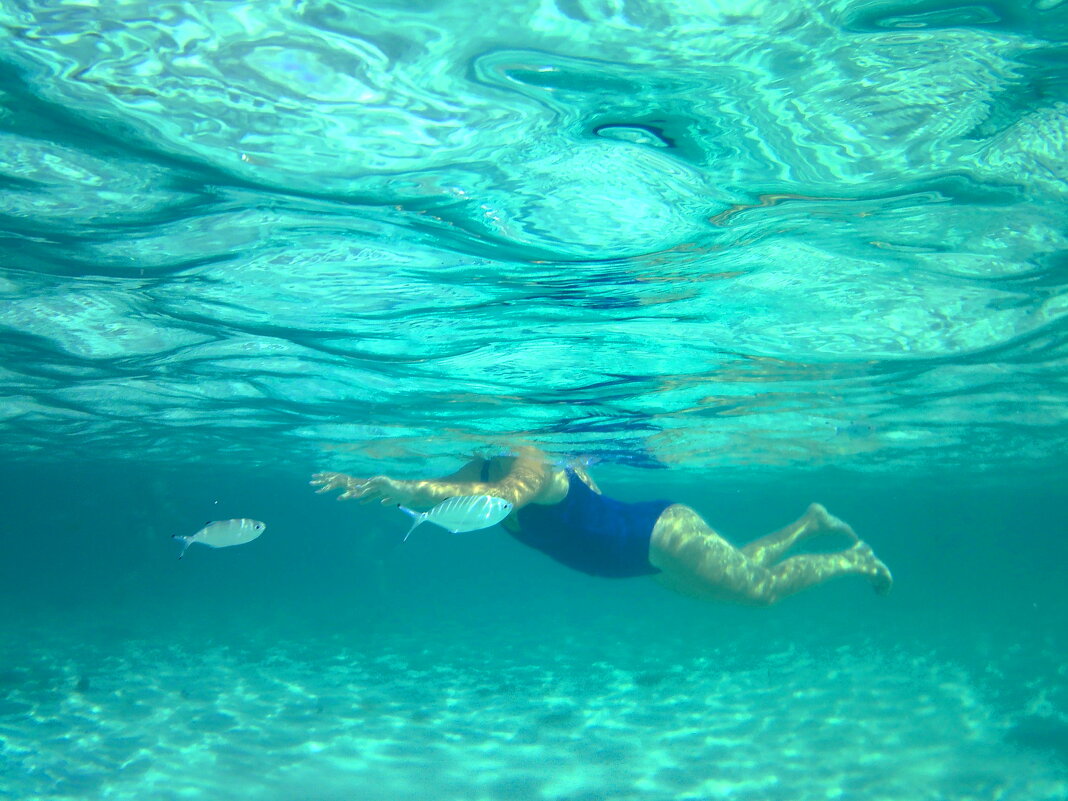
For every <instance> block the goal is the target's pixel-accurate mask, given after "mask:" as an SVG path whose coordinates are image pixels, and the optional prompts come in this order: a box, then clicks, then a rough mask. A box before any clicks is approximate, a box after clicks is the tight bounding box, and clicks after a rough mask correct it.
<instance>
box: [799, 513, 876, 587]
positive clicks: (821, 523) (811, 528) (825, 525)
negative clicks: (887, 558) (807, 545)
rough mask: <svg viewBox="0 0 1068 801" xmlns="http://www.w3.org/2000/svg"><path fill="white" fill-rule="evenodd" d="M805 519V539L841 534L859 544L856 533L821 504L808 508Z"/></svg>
mask: <svg viewBox="0 0 1068 801" xmlns="http://www.w3.org/2000/svg"><path fill="white" fill-rule="evenodd" d="M805 517H806V518H807V522H808V529H807V530H806V531H805V535H804V538H805V539H807V538H809V537H814V536H816V535H817V534H841V535H842V536H844V537H848V538H849V540H850V541H851V542H854V543H858V542H860V537H858V536H857V532H855V531H853V527H852V526H851V525H849V524H848V523H847V522H845V521H844V520H840V519H839V518H837V517H835V516H834V515H832V514H831V513H830V512H828V511H827V509H826V508H825V507H824V506H823V504H821V503H814V504H812V505H811V506H809V507H808V511H806V512H805ZM869 550H870V549H869ZM884 567H885V565H884ZM887 572H889V571H887Z"/></svg>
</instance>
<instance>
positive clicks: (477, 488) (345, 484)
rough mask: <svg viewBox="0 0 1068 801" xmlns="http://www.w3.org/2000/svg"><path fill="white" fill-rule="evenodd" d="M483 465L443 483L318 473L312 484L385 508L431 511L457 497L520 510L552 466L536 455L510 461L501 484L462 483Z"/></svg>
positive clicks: (538, 490) (544, 483)
mask: <svg viewBox="0 0 1068 801" xmlns="http://www.w3.org/2000/svg"><path fill="white" fill-rule="evenodd" d="M480 464H481V463H480V462H473V463H471V464H468V465H466V466H465V467H463V468H461V469H460V470H459V471H457V473H455V474H453V475H452V476H449V477H447V478H442V479H427V480H421V481H400V480H397V479H394V478H390V477H389V476H373V477H371V478H368V479H359V478H353V477H352V476H347V475H345V474H344V473H316V474H315V475H314V476H313V477H312V480H311V483H312V486H317V487H319V489H318V490H317V491H318V492H329V491H330V490H334V489H340V490H342V493H341V495H339V496H338V500H339V501H343V500H349V499H351V498H359V499H361V500H364V501H371V500H379V501H381V502H382V503H384V504H393V503H399V504H402V505H405V506H416V507H430V506H433V505H434V504H436V503H440V502H441V501H443V500H445V499H446V498H452V497H455V496H457V495H492V496H494V497H497V498H503V499H504V500H506V501H510V502H511V503H512V505H513V506H515V508H517V509H519V508H520V507H522V506H525V505H526V504H528V503H530V502H531V501H532V500H533V499H534V498H536V497H537V496H538V495H539V494H540V493H541V492H542V490H544V489H545V487H546V486H547V484H548V483H549V478H550V468H549V465H548V463H547V461H546V460H545V459H544V457H541V456H539V455H535V454H523V455H520V456H517V457H514V458H513V459H511V465H510V467H509V468H508V472H507V473H505V475H504V476H502V477H501V478H500V480H499V481H466V480H460V478H459V477H460V476H465V475H472V474H475V475H477V473H475V471H474V470H472V469H471V468H472V465H474V466H475V469H477V466H479V465H480Z"/></svg>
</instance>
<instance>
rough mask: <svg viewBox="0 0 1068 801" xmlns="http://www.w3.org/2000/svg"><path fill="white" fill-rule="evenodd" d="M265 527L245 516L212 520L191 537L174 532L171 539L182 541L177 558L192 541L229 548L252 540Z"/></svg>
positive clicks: (183, 553) (213, 546)
mask: <svg viewBox="0 0 1068 801" xmlns="http://www.w3.org/2000/svg"><path fill="white" fill-rule="evenodd" d="M266 528H267V526H266V524H264V523H261V522H260V521H259V520H249V519H248V518H247V517H242V518H239V519H236V520H213V521H211V522H210V523H206V524H205V525H204V528H202V529H200V531H198V532H197V533H196V534H194V535H193V536H191V537H183V536H182V535H181V534H174V535H173V536H172V537H171V539H175V540H181V542H182V543H183V545H182V552H181V553H180V554H178V558H179V559H181V558H182V557H183V556H185V549H186V548H188V547H189V546H190V545H192V544H193V543H194V542H202V543H204V544H205V545H210V546H211V547H212V548H229V547H230V546H231V545H244V544H245V543H246V542H252V541H253V540H254V539H256V537H258V536H260V534H262V533H263V532H264V530H265V529H266Z"/></svg>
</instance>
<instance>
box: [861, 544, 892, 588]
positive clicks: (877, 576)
mask: <svg viewBox="0 0 1068 801" xmlns="http://www.w3.org/2000/svg"><path fill="white" fill-rule="evenodd" d="M850 550H851V551H853V552H854V553H856V555H857V564H858V567H859V568H860V572H861V573H863V574H864V575H866V576H867V577H868V580H869V581H870V582H871V586H872V589H873V590H875V594H876V595H889V593H890V589H891V588H892V587H893V586H894V577H893V576H892V575H891V574H890V568H888V567H887V566H886V565H885V564H883V562H882V561H881V560H880V559H879V558H878V557H877V556H876V555H875V552H874V551H872V549H871V546H870V545H868V543H866V542H858V543H857V544H856V545H854V546H853V547H852V548H850Z"/></svg>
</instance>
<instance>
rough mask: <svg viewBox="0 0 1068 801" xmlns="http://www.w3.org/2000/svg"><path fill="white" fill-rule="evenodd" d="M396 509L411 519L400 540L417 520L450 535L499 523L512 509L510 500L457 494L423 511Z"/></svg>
mask: <svg viewBox="0 0 1068 801" xmlns="http://www.w3.org/2000/svg"><path fill="white" fill-rule="evenodd" d="M397 508H398V509H400V510H401V511H402V512H404V513H405V514H408V515H411V516H412V517H413V518H415V522H414V523H412V527H411V528H410V529H408V533H407V534H405V535H404V539H403V540H401V542H406V541H407V539H408V536H409V535H410V534H411V533H412V532H413V531H415V529H416V527H417V526H418V525H420V524H421V523H425V522H430V523H433V524H434V525H437V526H441V527H442V528H443V529H445V530H446V531H448V532H450V533H452V534H460V533H462V532H464V531H477V530H478V529H480V528H489V527H490V526H492V525H495V524H496V523H500V522H501V521H502V520H504V518H506V517H508V515H509V514H511V512H512V504H511V502H510V501H506V500H504V499H503V498H495V497H493V496H492V495H457V496H456V497H455V498H446V499H445V500H443V501H442V502H441V503H439V504H438V505H437V506H435V507H434V508H433V509H430V510H429V511H426V512H413V511H412V510H411V509H407V508H405V507H404V506H401V505H400V504H398V505H397Z"/></svg>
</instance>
